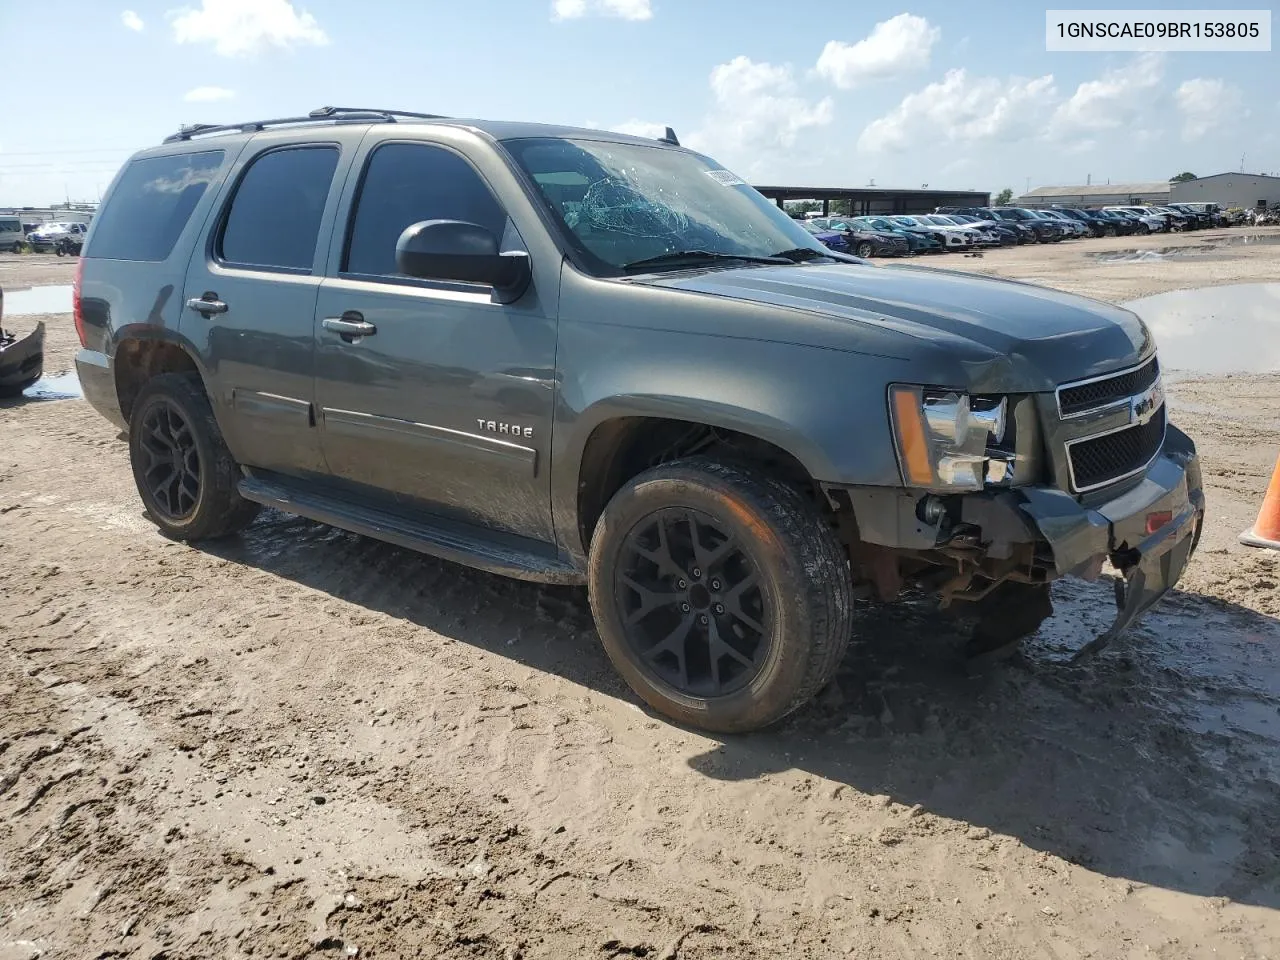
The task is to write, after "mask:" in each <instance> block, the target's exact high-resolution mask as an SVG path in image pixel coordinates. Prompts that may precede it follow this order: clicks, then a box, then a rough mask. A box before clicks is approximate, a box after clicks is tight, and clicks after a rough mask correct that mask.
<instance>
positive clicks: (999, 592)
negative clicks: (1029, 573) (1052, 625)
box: [965, 581, 1053, 662]
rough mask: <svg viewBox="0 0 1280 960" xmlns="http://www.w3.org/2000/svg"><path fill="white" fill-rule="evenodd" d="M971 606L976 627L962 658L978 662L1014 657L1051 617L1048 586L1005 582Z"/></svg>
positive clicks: (1051, 606)
mask: <svg viewBox="0 0 1280 960" xmlns="http://www.w3.org/2000/svg"><path fill="white" fill-rule="evenodd" d="M974 606H975V608H976V609H975V610H974V611H973V612H974V613H975V614H976V615H977V623H976V624H975V625H974V629H973V635H972V636H971V637H970V639H969V642H968V644H966V646H965V655H966V656H967V657H968V658H969V659H970V660H976V661H980V662H986V661H991V660H1002V659H1005V658H1007V657H1011V656H1013V655H1014V654H1015V653H1017V652H1018V648H1019V647H1020V646H1021V645H1022V641H1024V640H1025V639H1027V637H1029V636H1031V635H1032V634H1033V633H1035V632H1036V631H1037V630H1038V629H1040V624H1042V623H1044V621H1045V620H1047V619H1049V617H1050V616H1052V615H1053V600H1052V599H1051V597H1050V595H1049V585H1048V584H1047V583H1016V582H1013V581H1006V582H1004V583H1002V584H1000V586H998V587H996V588H995V589H994V590H992V591H991V592H990V593H989V594H987V595H986V596H985V597H983V598H982V599H981V600H979V601H977V602H976V603H975V604H974Z"/></svg>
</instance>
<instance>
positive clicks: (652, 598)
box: [614, 508, 772, 697]
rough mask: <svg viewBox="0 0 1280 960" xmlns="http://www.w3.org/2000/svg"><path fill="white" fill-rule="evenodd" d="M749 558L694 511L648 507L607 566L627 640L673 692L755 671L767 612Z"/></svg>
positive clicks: (699, 691)
mask: <svg viewBox="0 0 1280 960" xmlns="http://www.w3.org/2000/svg"><path fill="white" fill-rule="evenodd" d="M761 587H762V584H761V579H760V573H759V568H758V566H757V564H756V562H755V561H754V560H753V559H752V557H751V556H750V554H749V553H748V552H747V550H746V549H745V547H744V545H743V544H741V543H739V542H738V541H737V540H736V539H735V538H734V537H733V535H732V534H731V533H729V532H728V531H726V530H725V528H724V527H723V526H722V525H721V524H720V523H719V522H718V521H717V520H716V519H715V518H713V517H711V516H709V515H708V514H706V513H703V512H702V511H700V510H692V509H681V508H670V509H666V510H661V511H659V512H657V513H654V514H650V515H649V516H648V517H646V518H644V519H643V520H642V521H641V522H640V523H638V524H637V525H636V526H635V527H633V528H632V530H631V531H630V532H629V533H628V534H627V536H626V538H625V540H624V542H623V547H622V554H621V557H620V562H619V564H618V566H617V567H616V570H615V582H614V588H615V595H616V597H617V599H618V602H619V604H620V606H621V610H620V612H621V613H622V622H623V631H624V635H625V637H626V642H627V644H628V645H629V646H630V647H631V649H632V650H633V651H634V652H635V654H636V655H637V656H639V657H640V659H641V660H643V661H644V662H646V663H647V664H649V665H650V667H651V668H652V669H653V670H654V672H655V673H657V674H658V676H659V677H661V679H662V680H663V681H665V682H666V683H668V684H670V685H671V686H672V687H674V688H675V689H676V690H678V691H679V692H680V693H683V694H687V695H690V696H695V697H722V696H726V695H727V694H730V693H733V692H735V691H737V690H740V689H741V688H742V687H744V686H746V685H747V684H748V683H750V682H751V680H752V679H754V678H755V676H756V674H758V673H759V672H760V668H761V666H762V664H763V663H764V660H765V657H766V655H767V654H768V652H769V647H770V644H771V643H772V638H771V636H770V632H771V631H770V630H769V628H768V627H766V626H765V624H767V623H770V622H771V620H772V615H771V613H770V610H769V603H768V599H767V597H766V595H765V593H764V591H763V590H762V588H761Z"/></svg>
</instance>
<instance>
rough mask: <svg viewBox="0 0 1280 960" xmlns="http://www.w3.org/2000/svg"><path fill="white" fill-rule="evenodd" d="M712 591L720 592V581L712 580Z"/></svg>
mask: <svg viewBox="0 0 1280 960" xmlns="http://www.w3.org/2000/svg"><path fill="white" fill-rule="evenodd" d="M711 589H712V590H719V589H720V581H719V580H712V581H711Z"/></svg>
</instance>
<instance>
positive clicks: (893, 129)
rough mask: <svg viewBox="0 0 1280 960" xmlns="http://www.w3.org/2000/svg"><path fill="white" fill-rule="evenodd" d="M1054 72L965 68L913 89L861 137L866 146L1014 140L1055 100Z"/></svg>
mask: <svg viewBox="0 0 1280 960" xmlns="http://www.w3.org/2000/svg"><path fill="white" fill-rule="evenodd" d="M1055 96H1056V90H1055V88H1054V86H1053V75H1052V74H1046V75H1045V76H1043V77H1035V78H1034V79H1030V80H1028V79H1024V78H1022V77H1009V78H1008V79H1005V80H1001V79H999V78H997V77H971V76H970V75H969V74H968V72H966V71H965V70H963V69H957V70H948V71H947V74H946V76H945V77H944V78H943V79H942V80H940V81H938V82H936V83H931V84H929V85H928V86H927V87H925V88H924V89H922V90H918V91H916V92H915V93H911V94H908V95H907V96H906V97H904V98H903V100H902V102H901V103H899V104H898V105H897V106H896V107H894V108H893V110H891V111H889V112H888V113H887V114H885V115H884V116H883V117H880V118H878V119H876V120H873V121H871V123H869V124H867V126H866V128H865V129H864V130H863V131H862V135H861V136H860V137H859V138H858V148H859V149H860V150H862V151H864V152H877V151H897V150H905V149H906V148H908V147H910V146H914V145H920V144H928V143H938V142H956V141H959V142H969V143H973V142H979V141H996V142H999V141H1011V140H1016V139H1019V138H1023V137H1027V136H1030V135H1033V134H1034V132H1035V130H1036V128H1037V127H1038V126H1039V125H1040V124H1041V123H1043V117H1044V113H1045V111H1046V110H1047V109H1049V108H1050V107H1051V106H1052V103H1053V100H1054V97H1055Z"/></svg>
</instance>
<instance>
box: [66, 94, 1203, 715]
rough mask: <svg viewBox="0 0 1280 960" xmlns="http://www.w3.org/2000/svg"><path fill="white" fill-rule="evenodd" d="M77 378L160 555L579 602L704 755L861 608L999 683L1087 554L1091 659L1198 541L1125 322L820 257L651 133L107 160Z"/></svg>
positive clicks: (292, 139)
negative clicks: (124, 453)
mask: <svg viewBox="0 0 1280 960" xmlns="http://www.w3.org/2000/svg"><path fill="white" fill-rule="evenodd" d="M75 320H76V325H77V329H78V332H79V336H80V340H81V343H82V345H83V349H82V350H81V351H80V352H79V354H78V356H77V359H76V366H77V369H78V372H79V375H80V380H81V383H82V384H83V387H84V391H85V395H86V396H87V397H88V399H89V400H90V402H91V403H92V404H93V405H94V407H95V408H96V409H97V410H99V411H100V412H101V413H102V414H103V415H104V416H106V417H107V418H109V419H110V420H112V421H114V422H115V423H117V424H119V425H121V426H122V427H125V428H127V430H128V435H129V452H130V457H131V460H132V465H133V472H134V477H135V479H136V481H137V487H138V491H139V494H140V496H141V498H142V501H143V503H144V504H145V506H146V509H147V511H148V513H149V515H150V516H151V517H152V519H153V520H154V522H155V523H156V525H157V526H158V527H159V528H160V530H161V531H162V532H163V533H164V534H166V535H168V536H170V537H175V538H179V539H182V540H189V541H197V540H202V539H206V538H212V537H219V536H225V535H229V534H233V533H235V532H236V531H238V530H240V529H242V528H244V527H245V526H246V525H247V524H249V523H250V521H251V520H252V519H253V518H254V516H255V514H256V513H257V511H258V510H259V508H260V507H261V506H268V507H274V508H276V509H278V510H283V511H287V512H289V513H293V514H299V515H301V516H304V517H309V518H312V519H314V520H317V521H320V522H323V523H327V524H332V525H334V526H336V527H341V528H344V529H346V530H350V531H355V532H358V533H361V534H365V535H368V536H371V537H377V538H380V539H382V540H386V541H390V542H391V543H395V544H399V545H401V546H404V547H408V548H411V549H414V550H420V551H423V552H426V553H430V554H435V555H437V556H440V557H444V558H447V559H450V560H454V561H458V562H460V563H465V564H470V565H472V566H475V567H479V568H482V569H485V570H489V571H492V572H494V573H498V574H504V575H507V576H512V577H518V578H521V579H525V580H533V581H541V582H546V583H561V584H586V585H587V587H588V588H589V595H590V602H591V605H592V609H593V611H594V615H595V618H596V622H597V624H598V628H599V634H600V637H601V640H602V641H603V644H604V646H605V649H606V650H607V651H608V654H609V656H610V658H611V659H612V661H613V663H614V664H615V665H616V666H617V668H618V670H619V671H620V672H621V673H622V674H623V676H624V677H625V678H626V680H627V681H628V683H629V684H630V685H631V686H632V687H633V689H634V690H635V691H636V692H637V694H639V696H640V697H642V698H643V699H644V700H645V701H647V702H648V703H649V704H650V705H651V706H652V707H654V708H655V709H656V710H657V711H659V712H661V713H663V714H665V715H666V716H668V717H671V718H673V719H675V720H677V721H679V722H683V723H688V724H691V725H695V726H698V727H701V728H704V729H708V730H714V731H726V732H727V731H744V730H752V729H756V728H759V727H762V726H765V725H767V724H770V723H772V722H774V721H777V720H778V719H780V718H781V717H783V716H785V715H787V714H788V713H790V712H791V711H793V710H795V709H796V708H797V707H799V706H800V705H801V704H803V703H805V702H806V700H808V699H809V698H810V697H811V696H812V695H814V694H815V693H816V692H817V691H818V690H819V689H820V688H821V687H822V686H823V685H824V684H825V683H827V682H828V680H829V679H830V678H831V677H832V674H833V672H834V671H835V669H836V666H837V664H838V663H839V662H840V660H841V657H842V656H843V654H844V652H845V649H846V646H847V644H848V642H849V640H850V636H851V633H852V632H853V630H854V620H853V615H854V601H855V600H857V599H869V600H879V601H881V602H889V601H892V600H893V599H894V598H896V597H898V596H900V595H901V594H902V593H903V592H904V591H907V590H914V591H920V590H924V591H931V592H932V593H933V594H935V595H937V596H938V597H940V598H941V601H942V603H943V605H944V606H946V607H949V608H950V609H952V610H955V611H958V612H961V613H963V614H967V616H966V617H965V618H964V619H965V620H966V621H970V622H971V623H972V625H973V629H972V634H971V637H972V639H971V640H970V644H971V646H970V651H969V652H970V653H971V654H972V655H974V656H982V657H986V656H991V655H1000V654H1003V653H1007V652H1009V651H1011V650H1012V649H1013V647H1014V645H1016V644H1017V642H1018V641H1019V640H1021V639H1022V638H1023V637H1025V636H1027V635H1028V634H1030V633H1031V632H1033V631H1034V630H1035V629H1036V627H1037V626H1038V625H1039V624H1040V622H1041V621H1042V620H1043V619H1044V618H1045V617H1046V616H1048V615H1049V613H1050V612H1051V609H1052V607H1051V604H1050V598H1049V584H1050V582H1051V581H1053V580H1054V579H1056V578H1059V577H1062V576H1065V575H1069V574H1070V575H1079V576H1085V577H1096V576H1097V575H1098V574H1099V573H1100V571H1101V569H1102V567H1103V564H1104V562H1106V561H1110V562H1111V563H1112V564H1113V565H1114V566H1115V567H1116V568H1117V570H1118V571H1119V573H1120V574H1121V578H1120V579H1119V580H1117V584H1118V589H1117V600H1118V614H1117V616H1116V619H1115V622H1114V624H1113V626H1112V628H1111V629H1110V630H1109V631H1108V633H1107V634H1105V635H1104V636H1103V637H1102V638H1099V640H1100V641H1105V640H1106V639H1109V638H1110V637H1112V636H1115V635H1117V634H1119V633H1120V632H1121V631H1122V630H1124V629H1125V628H1127V627H1128V626H1129V625H1130V624H1132V623H1133V622H1134V621H1135V620H1136V619H1137V617H1138V616H1139V615H1141V614H1142V613H1143V612H1144V611H1145V610H1146V609H1147V608H1149V607H1150V606H1151V605H1152V604H1153V603H1155V602H1156V600H1158V599H1159V598H1160V597H1161V596H1162V595H1163V594H1164V593H1165V592H1166V591H1168V589H1169V588H1170V587H1171V586H1172V585H1173V584H1174V583H1175V582H1176V581H1177V579H1178V578H1179V576H1180V575H1181V573H1182V570H1183V568H1184V567H1185V565H1186V563H1187V560H1188V558H1189V556H1190V555H1191V553H1192V552H1193V551H1194V549H1195V544H1196V542H1197V540H1198V538H1199V532H1200V527H1201V523H1202V518H1203V515H1204V498H1203V494H1202V491H1201V482H1200V471H1199V466H1198V461H1197V458H1196V453H1195V448H1194V446H1193V444H1192V442H1191V441H1190V440H1189V439H1188V438H1187V437H1186V436H1185V435H1184V434H1182V433H1181V432H1179V431H1178V430H1177V429H1175V428H1174V427H1173V426H1171V425H1169V424H1168V423H1167V421H1166V409H1165V404H1164V397H1163V393H1162V390H1161V379H1160V372H1159V366H1158V361H1157V357H1156V348H1155V344H1154V343H1153V342H1152V339H1151V336H1150V334H1149V332H1148V330H1147V329H1146V327H1145V326H1144V325H1143V323H1142V322H1141V321H1140V320H1139V319H1138V318H1137V317H1136V316H1135V315H1134V314H1132V313H1130V312H1129V311H1127V310H1124V309H1122V308H1120V307H1116V306H1111V305H1108V304H1104V303H1098V302H1094V301H1090V300H1085V299H1082V298H1080V297H1075V296H1069V295H1067V294H1065V293H1058V292H1055V291H1052V290H1047V289H1043V288H1040V287H1036V286H1032V285H1028V284H1023V283H1013V282H1009V281H1001V280H993V279H987V278H982V277H976V276H972V275H968V274H963V273H958V272H945V271H939V270H932V269H927V268H919V267H910V266H884V267H880V266H874V265H872V264H869V263H867V262H865V261H862V260H859V259H858V258H855V257H850V256H846V255H842V254H839V253H836V252H834V251H831V250H828V249H826V248H825V247H823V246H822V244H821V243H820V242H819V241H818V240H817V238H815V237H814V236H813V235H811V234H810V233H808V232H807V231H805V230H804V229H803V228H802V227H801V226H800V225H798V224H796V223H795V222H793V221H792V220H791V219H790V218H788V217H787V216H786V215H785V214H784V213H783V212H782V211H781V210H779V209H778V208H777V207H776V206H774V205H773V204H771V203H770V202H769V201H768V200H766V199H765V198H764V197H763V196H761V195H760V194H759V193H758V192H756V191H755V190H754V189H752V188H751V187H750V186H748V185H747V184H746V183H744V182H743V181H742V180H741V179H739V178H738V177H736V176H734V175H733V174H732V173H731V172H729V171H728V170H725V169H724V168H723V167H721V166H720V165H719V164H717V163H715V162H714V161H713V160H711V159H709V158H708V157H705V156H702V155H700V154H698V153H695V152H693V151H691V150H688V149H685V148H683V147H681V146H680V145H679V143H678V141H677V138H676V136H675V134H674V133H673V132H671V131H670V130H668V131H667V134H666V136H664V137H663V138H662V139H661V140H657V141H654V140H646V139H641V138H638V137H629V136H623V135H619V134H615V133H605V132H599V131H589V130H579V129H570V128H562V127H555V126H543V125H537V124H529V123H493V122H482V121H474V120H452V119H446V118H441V117H435V116H429V115H424V114H407V113H401V112H397V111H381V110H363V109H346V108H332V107H326V108H321V109H320V110H317V111H314V112H313V113H311V114H309V115H308V116H305V117H298V118H287V119H281V120H272V121H260V122H252V123H245V124H238V125H234V126H226V127H220V126H219V127H215V126H196V127H188V128H184V129H182V130H181V131H179V132H178V133H176V134H174V135H173V136H171V137H169V138H168V139H166V140H165V141H164V143H163V144H162V145H160V146H157V147H154V148H151V149H147V150H143V151H141V152H140V153H138V154H136V155H135V156H134V157H132V158H131V159H130V160H129V161H128V162H127V163H126V165H125V166H124V167H123V169H122V170H121V171H120V172H119V174H118V175H117V176H116V178H115V180H114V181H113V183H112V184H111V187H110V189H109V191H108V193H107V196H106V199H105V201H104V202H103V205H102V209H101V212H100V213H99V215H98V216H97V217H96V218H95V219H94V222H93V226H92V229H91V232H90V234H89V237H88V241H87V244H86V247H85V250H84V255H83V258H82V259H81V261H80V264H79V274H78V276H77V280H76V285H75Z"/></svg>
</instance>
